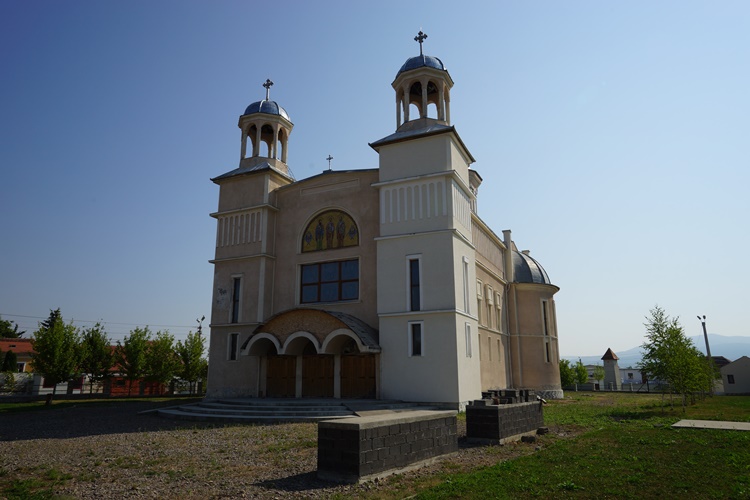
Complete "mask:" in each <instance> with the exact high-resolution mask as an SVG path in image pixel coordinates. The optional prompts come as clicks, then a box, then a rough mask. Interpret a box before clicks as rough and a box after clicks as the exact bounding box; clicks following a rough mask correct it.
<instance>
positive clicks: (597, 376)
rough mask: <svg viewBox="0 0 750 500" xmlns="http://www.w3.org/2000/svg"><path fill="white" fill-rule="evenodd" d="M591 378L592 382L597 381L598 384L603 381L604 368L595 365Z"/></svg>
mask: <svg viewBox="0 0 750 500" xmlns="http://www.w3.org/2000/svg"><path fill="white" fill-rule="evenodd" d="M591 376H592V377H593V378H594V380H597V381H599V382H601V381H602V380H604V367H603V366H602V365H596V366H595V367H594V372H593V373H592V374H591Z"/></svg>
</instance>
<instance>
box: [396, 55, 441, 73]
mask: <svg viewBox="0 0 750 500" xmlns="http://www.w3.org/2000/svg"><path fill="white" fill-rule="evenodd" d="M423 66H427V67H428V68H435V69H439V70H442V71H446V69H445V65H444V64H443V61H441V60H440V59H438V58H437V57H432V56H424V55H422V56H417V57H412V58H409V59H407V60H406V62H405V63H404V65H403V66H401V69H400V70H398V74H399V75H400V74H401V73H403V72H404V71H409V70H410V69H417V68H421V67H423Z"/></svg>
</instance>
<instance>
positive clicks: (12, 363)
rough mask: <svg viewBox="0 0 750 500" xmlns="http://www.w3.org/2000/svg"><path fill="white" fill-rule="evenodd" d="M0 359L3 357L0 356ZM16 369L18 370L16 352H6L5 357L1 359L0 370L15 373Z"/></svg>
mask: <svg viewBox="0 0 750 500" xmlns="http://www.w3.org/2000/svg"><path fill="white" fill-rule="evenodd" d="M0 359H3V358H2V356H0ZM17 371H18V357H17V356H16V353H15V352H13V351H8V352H6V353H5V359H3V363H2V368H0V372H11V373H15V372H17Z"/></svg>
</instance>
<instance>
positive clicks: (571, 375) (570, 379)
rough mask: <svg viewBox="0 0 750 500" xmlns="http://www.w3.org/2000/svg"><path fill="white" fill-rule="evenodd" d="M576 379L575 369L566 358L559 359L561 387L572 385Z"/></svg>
mask: <svg viewBox="0 0 750 500" xmlns="http://www.w3.org/2000/svg"><path fill="white" fill-rule="evenodd" d="M575 381H576V376H575V371H574V370H573V367H572V366H570V361H568V360H567V359H561V360H560V384H561V385H562V386H563V387H568V386H570V385H573V384H574V383H575Z"/></svg>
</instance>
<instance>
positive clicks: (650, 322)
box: [640, 306, 713, 412]
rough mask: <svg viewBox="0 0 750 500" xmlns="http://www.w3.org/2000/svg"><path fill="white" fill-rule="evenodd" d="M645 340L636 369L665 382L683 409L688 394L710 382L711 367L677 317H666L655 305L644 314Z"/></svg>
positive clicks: (711, 375) (705, 386) (701, 388)
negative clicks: (638, 366)
mask: <svg viewBox="0 0 750 500" xmlns="http://www.w3.org/2000/svg"><path fill="white" fill-rule="evenodd" d="M644 326H645V327H646V342H645V343H644V344H643V345H642V346H641V348H642V349H643V353H644V354H643V359H642V360H641V364H640V368H641V370H643V371H644V372H645V373H646V374H647V375H648V376H649V378H651V379H658V380H661V381H664V382H667V383H668V384H669V386H670V387H671V391H670V394H671V393H672V391H673V392H675V393H677V394H680V395H681V396H682V409H683V412H684V411H685V406H686V405H687V397H688V395H693V394H694V393H695V392H699V391H703V390H705V389H706V388H708V387H709V384H710V383H712V382H713V369H712V368H711V367H710V364H709V363H708V362H707V361H706V358H705V357H704V356H703V354H701V352H700V351H699V350H698V349H697V348H696V347H695V345H693V341H692V340H690V339H689V338H688V337H687V336H686V335H685V332H684V330H683V328H682V326H681V325H680V322H679V319H678V318H670V317H669V316H668V315H667V314H666V313H665V312H664V310H663V309H662V308H660V307H659V306H655V307H654V308H653V309H652V310H651V311H650V316H647V317H646V323H645V324H644Z"/></svg>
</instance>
